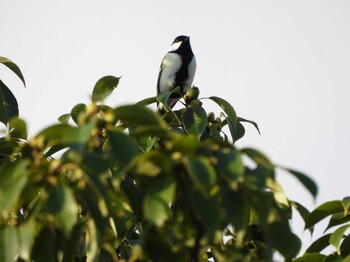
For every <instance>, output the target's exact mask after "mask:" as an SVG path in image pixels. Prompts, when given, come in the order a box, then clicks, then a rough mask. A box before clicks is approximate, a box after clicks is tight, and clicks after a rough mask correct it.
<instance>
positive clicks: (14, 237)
mask: <svg viewBox="0 0 350 262" xmlns="http://www.w3.org/2000/svg"><path fill="white" fill-rule="evenodd" d="M18 249H19V239H18V234H17V230H16V228H15V227H13V226H7V227H5V228H0V261H1V262H13V261H15V258H16V256H17V255H18Z"/></svg>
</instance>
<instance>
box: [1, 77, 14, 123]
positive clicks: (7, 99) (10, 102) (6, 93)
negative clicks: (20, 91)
mask: <svg viewBox="0 0 350 262" xmlns="http://www.w3.org/2000/svg"><path fill="white" fill-rule="evenodd" d="M13 117H18V103H17V100H16V97H15V96H14V95H13V94H12V92H11V91H10V89H8V87H7V86H6V85H5V84H4V83H3V82H2V81H1V80H0V122H2V123H4V125H7V123H8V122H9V121H10V119H11V118H13Z"/></svg>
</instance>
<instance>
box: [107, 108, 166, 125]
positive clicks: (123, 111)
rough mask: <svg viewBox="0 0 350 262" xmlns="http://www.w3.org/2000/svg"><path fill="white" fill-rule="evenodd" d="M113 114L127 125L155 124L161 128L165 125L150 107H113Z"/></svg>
mask: <svg viewBox="0 0 350 262" xmlns="http://www.w3.org/2000/svg"><path fill="white" fill-rule="evenodd" d="M114 114H115V116H116V118H117V119H119V120H120V121H122V122H123V123H124V124H127V125H134V126H147V125H156V126H159V127H161V128H166V126H167V125H166V123H165V122H164V121H163V120H162V119H161V118H160V117H159V115H158V114H156V113H155V112H153V111H152V110H151V109H149V108H147V107H144V106H140V105H126V106H120V107H117V108H116V109H114Z"/></svg>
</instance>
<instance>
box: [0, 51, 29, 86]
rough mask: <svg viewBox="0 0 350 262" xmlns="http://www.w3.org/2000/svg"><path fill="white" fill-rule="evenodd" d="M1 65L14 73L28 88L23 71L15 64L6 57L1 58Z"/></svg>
mask: <svg viewBox="0 0 350 262" xmlns="http://www.w3.org/2000/svg"><path fill="white" fill-rule="evenodd" d="M0 63H1V64H3V65H4V66H6V67H8V68H9V69H10V70H11V71H12V72H14V73H15V74H16V75H17V76H18V77H19V78H20V79H21V80H22V83H23V85H24V86H26V82H25V80H24V77H23V74H22V72H21V69H19V67H18V66H17V65H16V64H15V63H14V62H12V61H11V60H10V59H8V58H6V57H2V56H0Z"/></svg>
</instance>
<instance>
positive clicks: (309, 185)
mask: <svg viewBox="0 0 350 262" xmlns="http://www.w3.org/2000/svg"><path fill="white" fill-rule="evenodd" d="M278 167H279V168H281V169H283V170H285V171H287V172H288V173H290V174H292V175H293V176H294V177H295V178H297V179H298V180H299V182H300V183H301V184H302V185H303V186H304V187H305V188H306V189H307V190H308V191H309V192H310V193H311V195H312V196H313V197H314V198H315V197H316V196H317V185H316V183H315V182H314V181H313V180H312V179H311V178H310V177H308V176H306V175H304V174H302V173H300V172H299V171H295V170H293V169H289V168H285V167H281V166H278Z"/></svg>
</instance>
